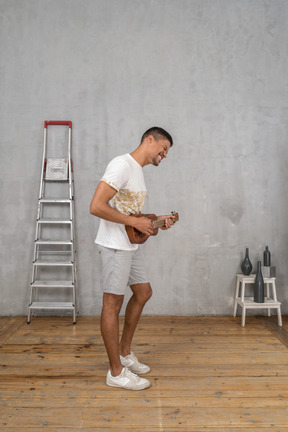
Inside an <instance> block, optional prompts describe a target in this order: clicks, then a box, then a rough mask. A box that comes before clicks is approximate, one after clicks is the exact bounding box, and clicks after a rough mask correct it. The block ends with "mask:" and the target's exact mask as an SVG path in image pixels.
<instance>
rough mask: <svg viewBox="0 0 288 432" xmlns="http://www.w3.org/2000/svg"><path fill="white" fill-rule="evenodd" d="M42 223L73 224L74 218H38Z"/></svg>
mask: <svg viewBox="0 0 288 432" xmlns="http://www.w3.org/2000/svg"><path fill="white" fill-rule="evenodd" d="M37 222H38V223H40V224H71V223H72V220H70V219H69V220H68V219H38V221H37Z"/></svg>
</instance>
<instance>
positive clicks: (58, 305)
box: [29, 302, 75, 310]
mask: <svg viewBox="0 0 288 432" xmlns="http://www.w3.org/2000/svg"><path fill="white" fill-rule="evenodd" d="M29 309H69V310H74V309H75V305H74V304H73V303H70V302H33V303H31V305H30V306H29Z"/></svg>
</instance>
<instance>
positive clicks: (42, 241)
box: [35, 240, 73, 245]
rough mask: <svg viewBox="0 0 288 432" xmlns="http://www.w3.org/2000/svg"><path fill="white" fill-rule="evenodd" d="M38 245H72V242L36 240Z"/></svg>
mask: <svg viewBox="0 0 288 432" xmlns="http://www.w3.org/2000/svg"><path fill="white" fill-rule="evenodd" d="M35 244H38V245H72V244H73V241H72V240H36V241H35Z"/></svg>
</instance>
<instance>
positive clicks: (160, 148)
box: [152, 138, 170, 166]
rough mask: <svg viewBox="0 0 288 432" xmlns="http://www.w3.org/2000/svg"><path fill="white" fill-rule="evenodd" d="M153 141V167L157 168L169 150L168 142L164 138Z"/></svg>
mask: <svg viewBox="0 0 288 432" xmlns="http://www.w3.org/2000/svg"><path fill="white" fill-rule="evenodd" d="M153 140H154V146H153V152H154V154H153V158H152V160H153V165H155V166H158V165H159V164H160V163H161V161H162V159H164V158H166V157H167V154H168V151H169V149H170V142H169V141H168V140H167V139H166V138H159V139H157V140H155V138H153Z"/></svg>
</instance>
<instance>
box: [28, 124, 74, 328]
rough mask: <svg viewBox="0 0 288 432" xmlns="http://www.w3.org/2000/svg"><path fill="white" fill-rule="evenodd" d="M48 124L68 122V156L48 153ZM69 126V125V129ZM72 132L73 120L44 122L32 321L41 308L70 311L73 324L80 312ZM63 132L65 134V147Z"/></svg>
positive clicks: (65, 129) (32, 294) (32, 277)
mask: <svg viewBox="0 0 288 432" xmlns="http://www.w3.org/2000/svg"><path fill="white" fill-rule="evenodd" d="M48 126H57V128H56V129H59V126H65V128H64V129H63V128H61V133H62V132H63V134H62V135H63V136H64V142H66V139H67V132H68V152H67V156H66V157H65V158H62V159H59V158H54V157H53V158H51V157H47V154H48V152H47V147H48V145H47V143H48V133H47V129H48ZM67 126H68V127H69V129H68V131H67ZM52 129H53V132H55V128H49V131H51V132H52ZM57 132H59V130H58V131H57ZM71 134H72V122H71V121H45V122H44V148H43V160H42V170H41V180H40V191H39V200H38V211H37V221H36V232H35V242H34V256H33V263H32V276H31V286H30V299H29V306H28V318H27V323H28V324H29V323H30V320H31V315H32V316H34V315H36V314H37V313H39V312H40V313H44V312H45V313H46V314H48V315H53V314H59V313H60V314H63V312H64V313H65V314H66V313H69V314H72V315H73V324H76V317H77V314H78V313H77V306H76V261H75V255H76V251H75V221H74V193H73V185H74V184H73V165H72V158H71V141H72V139H71ZM63 136H61V138H62V142H61V146H62V147H63ZM54 138H55V137H54ZM56 138H57V133H56ZM56 141H57V139H56ZM57 146H58V144H57V143H56V147H57ZM54 147H55V140H54ZM64 147H66V144H64ZM54 151H55V150H54ZM57 151H59V149H58V150H57ZM66 151H67V150H66V149H65V152H66ZM51 191H52V192H53V193H51Z"/></svg>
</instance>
